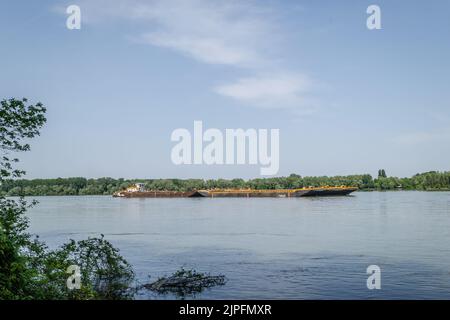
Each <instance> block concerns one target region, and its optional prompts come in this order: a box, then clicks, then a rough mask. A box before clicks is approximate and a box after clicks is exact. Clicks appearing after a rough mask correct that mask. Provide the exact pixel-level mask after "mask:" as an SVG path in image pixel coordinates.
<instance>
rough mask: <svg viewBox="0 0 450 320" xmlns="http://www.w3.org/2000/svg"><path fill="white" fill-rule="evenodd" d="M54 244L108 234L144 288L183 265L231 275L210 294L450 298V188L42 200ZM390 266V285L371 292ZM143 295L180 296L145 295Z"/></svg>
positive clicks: (44, 229) (44, 227) (40, 229)
mask: <svg viewBox="0 0 450 320" xmlns="http://www.w3.org/2000/svg"><path fill="white" fill-rule="evenodd" d="M35 198H36V199H37V200H38V201H39V202H40V203H39V204H38V205H37V206H36V207H34V208H33V209H32V210H30V212H29V216H30V219H31V232H33V233H36V234H39V235H40V236H41V239H43V240H45V241H47V242H48V244H49V245H50V247H53V248H54V247H57V246H59V245H61V244H62V243H63V242H65V241H67V240H68V239H70V238H72V239H76V240H80V239H84V238H87V237H89V236H98V235H99V234H104V235H105V237H106V239H108V240H110V241H111V242H112V243H113V244H114V245H116V246H117V247H118V248H119V249H120V251H121V253H122V255H123V256H124V257H125V258H126V259H127V260H128V261H129V262H130V263H131V264H132V265H133V267H134V269H135V271H136V274H137V276H138V279H139V281H140V282H141V283H146V282H148V276H149V275H151V279H154V278H157V277H159V276H162V275H168V274H171V273H172V272H174V271H176V270H177V269H179V268H180V267H182V266H184V267H186V268H195V269H196V270H199V271H204V272H210V273H212V274H218V273H221V274H224V275H225V276H226V277H227V278H228V282H227V284H226V285H225V286H223V287H217V288H212V289H210V290H207V291H205V292H203V293H201V294H199V295H197V296H195V297H191V298H203V299H269V298H270V299H312V298H319V299H348V298H351V299H367V298H369V299H399V298H403V299H416V298H442V299H450V193H449V192H357V193H354V195H353V196H347V197H324V198H296V199H295V198H290V199H288V198H279V199H277V198H274V199H271V198H267V199H257V198H253V199H252V198H250V199H246V198H244V199H232V198H229V199H201V198H200V199H199V198H197V199H118V198H112V197H110V196H80V197H35ZM372 264H375V265H378V266H379V267H380V268H381V272H382V284H381V290H368V289H367V287H366V279H367V276H368V275H367V274H366V268H367V266H369V265H372ZM138 298H141V299H165V298H173V297H172V296H169V295H164V296H160V295H155V294H152V293H149V292H146V291H144V292H140V293H139V294H138Z"/></svg>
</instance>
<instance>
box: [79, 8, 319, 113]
mask: <svg viewBox="0 0 450 320" xmlns="http://www.w3.org/2000/svg"><path fill="white" fill-rule="evenodd" d="M81 5H82V6H83V7H85V8H86V10H85V11H87V12H88V17H87V19H88V21H105V20H106V19H105V16H107V17H109V18H120V19H126V20H127V21H131V22H133V23H136V24H137V25H138V26H139V28H140V29H142V31H140V32H139V34H137V35H134V36H133V38H134V39H135V40H137V41H140V42H142V43H147V44H150V45H153V46H158V47H164V48H168V49H170V50H173V51H175V52H179V53H180V54H183V55H185V56H188V57H191V58H193V59H195V60H196V61H199V62H202V63H207V64H221V65H227V66H230V67H233V68H239V69H243V70H245V72H246V73H249V72H250V73H253V75H251V76H249V77H245V78H241V79H237V80H236V81H234V82H232V83H228V84H223V85H220V86H218V87H216V88H213V90H214V91H215V92H216V93H218V94H220V95H222V96H224V97H227V98H232V99H234V100H236V101H238V102H239V103H242V104H243V105H250V106H255V107H263V108H283V107H284V108H304V107H305V106H306V105H307V103H308V100H307V98H306V94H307V93H308V91H309V90H310V88H311V86H312V82H311V81H310V80H308V78H307V76H306V75H304V74H302V73H301V72H292V71H289V72H286V71H284V69H283V68H280V67H279V66H278V65H277V64H276V63H273V62H272V61H275V60H276V61H278V60H282V57H280V56H276V55H275V57H274V56H273V55H274V53H273V52H272V50H273V48H277V49H279V50H280V51H279V52H281V51H282V50H281V49H282V48H279V46H278V44H279V42H280V41H279V36H278V35H280V34H282V33H283V32H282V31H283V30H281V29H280V28H281V24H279V23H276V22H275V17H276V16H277V13H276V10H274V9H272V8H271V7H265V6H263V5H262V3H261V2H254V1H245V2H244V1H238V0H227V1H224V0H223V1H220V0H171V1H167V0H150V1H143V0H130V1H123V0H118V1H105V0H90V1H86V2H82V4H81Z"/></svg>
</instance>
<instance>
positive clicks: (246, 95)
mask: <svg viewBox="0 0 450 320" xmlns="http://www.w3.org/2000/svg"><path fill="white" fill-rule="evenodd" d="M310 87H311V81H310V80H309V79H308V78H307V77H305V76H304V75H302V74H275V75H263V76H255V77H249V78H242V79H239V80H237V81H236V82H235V83H232V84H225V85H222V86H219V87H217V88H215V91H216V92H217V93H219V94H221V95H224V96H227V97H230V98H233V99H235V100H238V101H241V102H243V103H245V104H249V105H254V106H258V107H262V108H298V107H304V106H305V102H306V98H305V97H304V95H305V94H306V92H308V90H309V89H310Z"/></svg>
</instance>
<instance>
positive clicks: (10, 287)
mask: <svg viewBox="0 0 450 320" xmlns="http://www.w3.org/2000/svg"><path fill="white" fill-rule="evenodd" d="M45 112H46V109H45V108H44V106H43V105H42V104H41V103H37V104H35V105H27V100H26V99H22V100H17V99H9V100H3V101H1V107H0V152H1V153H2V155H1V161H0V186H2V187H3V185H4V184H11V183H10V181H11V179H13V178H19V177H21V176H22V175H23V174H24V173H25V172H24V171H22V170H19V169H16V168H15V167H14V164H15V163H17V162H18V161H19V160H18V159H17V158H16V157H11V154H14V155H15V154H17V153H18V152H23V151H28V150H29V149H30V145H29V144H28V143H26V142H25V140H27V139H31V138H33V137H35V136H37V135H39V130H40V129H41V127H42V126H43V125H44V124H45V122H46V118H45ZM22 182H23V181H22ZM22 182H21V181H20V180H19V182H18V187H14V189H13V190H15V188H17V190H15V191H14V192H17V194H18V195H20V196H21V197H20V198H19V199H18V200H12V199H7V198H5V197H4V196H0V300H2V299H126V298H129V297H131V293H130V292H129V290H128V288H129V283H130V282H131V281H132V279H133V277H134V274H133V271H132V270H131V267H130V266H129V264H128V263H127V262H126V261H125V260H124V259H123V258H122V257H121V256H120V255H119V253H118V251H117V249H115V248H114V247H113V246H112V245H111V244H110V243H109V242H107V241H106V240H104V239H103V237H101V238H91V239H88V240H84V241H80V242H75V241H71V242H70V243H68V244H66V245H64V246H62V247H61V248H60V249H58V250H54V251H49V250H48V249H47V247H46V245H45V244H44V243H43V242H41V241H39V239H38V238H37V237H33V236H32V235H30V234H29V233H27V231H26V230H27V228H28V223H29V222H28V219H27V218H26V216H25V213H26V210H27V209H28V208H29V207H31V206H33V205H35V204H36V203H35V202H34V201H32V202H31V203H27V202H26V201H25V200H24V198H23V197H22V195H23V193H24V192H27V193H31V190H32V188H33V185H32V184H28V185H27V183H22ZM64 182H65V181H64V180H60V181H57V185H56V186H57V187H58V188H59V189H60V190H64V192H68V193H74V192H75V188H72V186H71V185H69V186H64ZM75 185H76V187H79V188H81V187H82V186H83V185H84V181H83V179H81V180H80V179H75ZM64 188H65V189H64ZM60 190H57V191H60ZM71 264H76V265H78V266H80V267H81V268H82V275H83V277H82V289H81V290H79V291H78V290H76V291H70V290H69V289H68V288H67V287H66V279H67V274H66V270H67V267H68V266H69V265H71Z"/></svg>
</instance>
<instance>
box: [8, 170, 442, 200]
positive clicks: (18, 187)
mask: <svg viewBox="0 0 450 320" xmlns="http://www.w3.org/2000/svg"><path fill="white" fill-rule="evenodd" d="M135 183H144V184H145V188H146V189H147V190H158V191H193V190H202V189H247V188H249V189H255V190H263V189H268V190H272V189H296V188H303V187H310V186H311V187H323V186H356V187H358V189H359V190H360V191H387V190H420V191H450V171H446V172H439V171H430V172H425V173H418V174H416V175H414V176H412V177H408V178H398V177H387V176H386V173H385V171H384V170H379V172H378V177H377V178H373V177H372V176H371V175H370V174H359V175H348V176H333V177H327V176H319V177H302V176H300V175H297V174H291V175H289V176H287V177H274V178H258V179H251V180H243V179H230V180H227V179H210V180H203V179H122V178H120V179H114V178H98V179H87V178H82V177H74V178H57V179H9V180H4V181H2V183H1V185H0V196H57V195H61V196H65V195H112V194H113V193H114V192H117V191H120V190H124V189H126V188H127V187H130V186H131V185H133V184H135Z"/></svg>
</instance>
